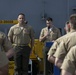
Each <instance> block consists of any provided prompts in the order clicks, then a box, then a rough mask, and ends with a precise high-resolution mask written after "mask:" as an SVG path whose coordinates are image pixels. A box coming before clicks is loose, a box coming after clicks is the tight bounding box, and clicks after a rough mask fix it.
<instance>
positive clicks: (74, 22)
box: [69, 14, 76, 29]
mask: <svg viewBox="0 0 76 75" xmlns="http://www.w3.org/2000/svg"><path fill="white" fill-rule="evenodd" d="M69 22H70V23H71V25H72V28H73V29H76V14H72V15H71V16H70V20H69Z"/></svg>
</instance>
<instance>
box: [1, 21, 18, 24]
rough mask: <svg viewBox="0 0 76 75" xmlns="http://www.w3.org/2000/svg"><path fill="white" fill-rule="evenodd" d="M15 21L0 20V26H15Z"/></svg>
mask: <svg viewBox="0 0 76 75" xmlns="http://www.w3.org/2000/svg"><path fill="white" fill-rule="evenodd" d="M16 23H18V21H17V20H0V24H16Z"/></svg>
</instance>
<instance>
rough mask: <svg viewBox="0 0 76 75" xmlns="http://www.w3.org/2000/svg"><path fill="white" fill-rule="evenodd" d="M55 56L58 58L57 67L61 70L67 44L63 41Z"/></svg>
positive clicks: (56, 60)
mask: <svg viewBox="0 0 76 75" xmlns="http://www.w3.org/2000/svg"><path fill="white" fill-rule="evenodd" d="M54 56H55V57H56V59H55V65H56V66H58V67H59V68H60V67H61V65H62V61H63V59H64V58H65V56H66V48H65V43H64V42H63V41H62V42H61V43H60V45H59V46H58V48H57V50H56V52H55V54H54Z"/></svg>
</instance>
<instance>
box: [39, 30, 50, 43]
mask: <svg viewBox="0 0 76 75" xmlns="http://www.w3.org/2000/svg"><path fill="white" fill-rule="evenodd" d="M48 34H49V33H48V32H46V34H45V32H44V29H42V30H41V33H40V37H39V41H40V42H44V41H45V40H46V38H47V36H48Z"/></svg>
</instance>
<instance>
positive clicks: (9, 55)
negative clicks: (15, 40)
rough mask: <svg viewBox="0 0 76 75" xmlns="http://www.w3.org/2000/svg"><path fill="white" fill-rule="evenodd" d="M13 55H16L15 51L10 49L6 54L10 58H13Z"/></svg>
mask: <svg viewBox="0 0 76 75" xmlns="http://www.w3.org/2000/svg"><path fill="white" fill-rule="evenodd" d="M13 55H14V50H13V48H11V49H9V50H8V51H7V52H6V56H7V57H8V58H11V57H12V56H13Z"/></svg>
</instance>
